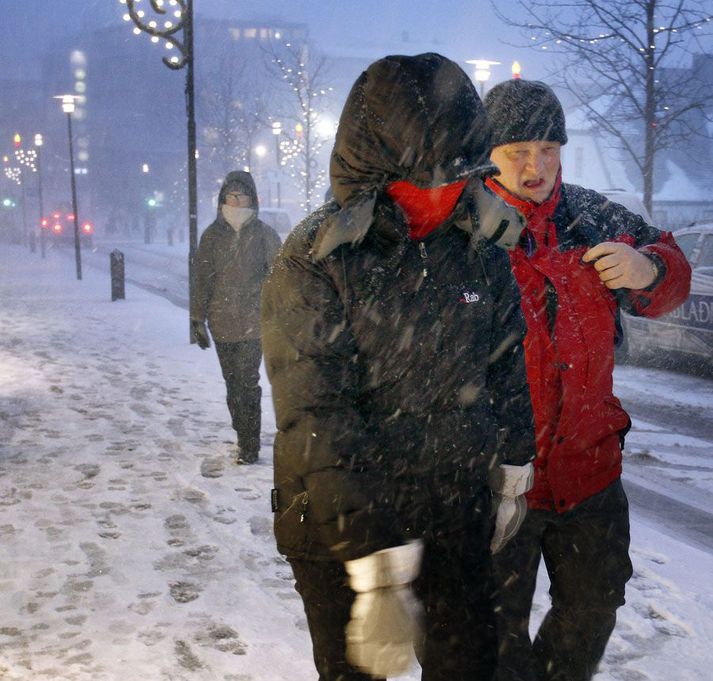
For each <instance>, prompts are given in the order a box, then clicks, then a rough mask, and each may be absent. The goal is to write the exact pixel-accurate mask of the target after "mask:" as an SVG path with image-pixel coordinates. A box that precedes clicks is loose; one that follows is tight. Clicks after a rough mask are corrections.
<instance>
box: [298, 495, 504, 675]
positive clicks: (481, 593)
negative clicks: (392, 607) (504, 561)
mask: <svg viewBox="0 0 713 681" xmlns="http://www.w3.org/2000/svg"><path fill="white" fill-rule="evenodd" d="M485 504H486V507H489V500H488V501H486V502H485ZM480 515H481V516H482V517H478V519H477V523H473V524H472V525H471V526H470V527H467V528H465V529H462V530H459V531H458V532H454V533H452V534H449V535H447V536H443V535H441V536H437V537H431V538H430V539H425V540H424V554H423V561H422V564H421V574H420V576H419V577H418V579H417V581H416V582H415V583H414V590H415V593H416V595H417V596H418V597H419V599H420V600H421V603H422V604H423V606H424V610H425V615H426V617H425V627H426V631H425V641H424V647H423V650H422V651H420V659H419V662H420V664H421V668H422V676H421V678H422V679H423V680H424V681H492V679H493V675H494V672H495V662H496V660H495V645H496V637H495V623H494V616H493V611H492V600H491V596H492V589H493V581H492V568H491V562H490V551H489V538H490V533H491V522H490V519H489V517H488V516H489V514H488V513H487V511H486V512H484V513H482V514H480ZM290 565H291V566H292V571H293V573H294V575H295V580H296V589H297V591H298V592H299V593H300V595H301V596H302V601H303V603H304V608H305V614H306V615H307V623H308V625H309V631H310V635H311V637H312V649H313V654H314V661H315V666H316V667H317V671H318V672H319V681H366V680H367V679H371V678H372V677H371V676H369V675H365V674H363V673H361V672H359V671H358V670H357V669H355V668H354V667H352V666H351V665H349V663H348V662H347V661H346V649H345V637H344V629H345V627H346V625H347V623H348V621H349V612H350V609H351V605H352V602H353V601H354V597H355V594H354V592H353V591H352V590H351V589H350V588H349V586H348V581H347V575H346V572H345V570H344V566H343V564H342V563H341V562H338V561H313V560H304V559H294V558H291V559H290Z"/></svg>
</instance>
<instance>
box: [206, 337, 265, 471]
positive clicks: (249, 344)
mask: <svg viewBox="0 0 713 681" xmlns="http://www.w3.org/2000/svg"><path fill="white" fill-rule="evenodd" d="M215 349H216V351H217V353H218V360H219V361H220V369H221V371H222V372H223V378H224V379H225V387H226V389H227V402H228V409H229V411H230V416H231V418H232V421H233V428H234V429H235V432H236V433H237V434H238V444H239V445H240V452H241V454H242V455H243V456H245V457H247V458H253V457H254V458H257V456H258V455H259V453H260V419H261V411H260V398H261V397H262V389H261V388H260V360H261V359H262V346H261V343H260V341H259V340H247V341H238V342H236V343H216V344H215Z"/></svg>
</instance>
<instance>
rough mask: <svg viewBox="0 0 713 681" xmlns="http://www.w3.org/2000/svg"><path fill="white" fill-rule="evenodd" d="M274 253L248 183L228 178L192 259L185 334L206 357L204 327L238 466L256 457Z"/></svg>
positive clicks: (274, 240) (236, 175) (246, 177)
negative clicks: (263, 310)
mask: <svg viewBox="0 0 713 681" xmlns="http://www.w3.org/2000/svg"><path fill="white" fill-rule="evenodd" d="M279 248H280V237H279V236H278V235H277V232H275V230H274V229H272V227H270V226H269V225H266V224H265V223H264V222H262V221H261V220H259V218H258V198H257V191H256V189H255V182H254V180H253V178H252V175H250V173H247V172H243V171H234V172H230V173H228V175H227V176H226V178H225V181H224V182H223V186H222V187H221V189H220V193H219V195H218V215H217V217H216V219H215V221H214V222H213V223H212V224H211V225H210V226H209V227H208V228H207V229H206V230H205V232H203V234H202V235H201V239H200V243H199V245H198V251H197V253H196V283H195V291H194V295H193V296H192V299H191V327H192V330H193V334H194V336H195V339H196V342H197V343H198V346H199V347H200V348H202V349H204V350H205V349H206V348H208V347H210V337H209V335H208V330H207V329H206V319H207V320H208V327H209V328H210V333H211V335H212V336H213V340H214V341H215V349H216V352H217V353H218V360H219V361H220V368H221V371H222V372H223V378H224V379H225V386H226V389H227V402H228V409H229V410H230V416H231V419H232V424H233V428H234V429H235V431H236V433H237V442H238V449H237V456H236V461H237V463H243V464H249V463H255V462H256V461H257V460H258V456H259V454H260V422H261V408H260V398H261V396H262V390H261V388H260V361H261V357H262V348H261V344H260V290H261V288H262V284H263V281H264V279H265V277H266V276H267V274H268V272H269V271H270V266H271V265H272V262H273V260H274V259H275V255H276V254H277V251H278V250H279Z"/></svg>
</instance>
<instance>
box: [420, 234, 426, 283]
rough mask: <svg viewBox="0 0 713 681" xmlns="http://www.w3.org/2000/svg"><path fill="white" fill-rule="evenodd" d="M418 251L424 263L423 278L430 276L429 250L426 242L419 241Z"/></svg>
mask: <svg viewBox="0 0 713 681" xmlns="http://www.w3.org/2000/svg"><path fill="white" fill-rule="evenodd" d="M418 253H419V255H420V256H421V262H422V263H423V278H424V279H425V278H426V277H427V276H428V252H427V251H426V244H425V243H424V242H423V241H419V242H418Z"/></svg>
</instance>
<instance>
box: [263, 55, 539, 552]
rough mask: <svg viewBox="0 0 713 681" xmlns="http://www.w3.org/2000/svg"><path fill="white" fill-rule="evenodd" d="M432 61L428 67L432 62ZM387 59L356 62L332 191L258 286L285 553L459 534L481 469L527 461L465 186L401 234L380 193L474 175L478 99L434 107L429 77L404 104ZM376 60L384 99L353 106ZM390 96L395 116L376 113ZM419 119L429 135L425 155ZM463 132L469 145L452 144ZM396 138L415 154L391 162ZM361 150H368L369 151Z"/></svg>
mask: <svg viewBox="0 0 713 681" xmlns="http://www.w3.org/2000/svg"><path fill="white" fill-rule="evenodd" d="M433 57H434V61H433V68H443V67H444V62H441V61H440V59H443V58H437V59H436V57H437V55H433ZM388 59H391V60H398V59H399V58H398V57H396V58H387V59H385V60H381V61H380V62H377V63H376V64H375V65H372V67H370V69H369V70H368V71H367V72H366V73H365V74H363V76H362V78H361V79H360V80H359V81H357V84H356V85H355V87H354V88H353V90H352V93H351V94H350V97H349V100H348V101H347V104H346V106H345V111H344V113H343V115H342V120H341V122H340V127H339V133H338V137H337V142H336V146H335V150H334V153H333V163H332V186H333V188H334V189H335V195H336V197H337V199H338V201H339V203H337V201H332V202H330V203H328V204H327V205H326V206H324V207H323V208H322V209H321V210H319V211H317V212H316V213H314V214H312V215H311V216H310V217H309V218H307V219H306V220H305V221H304V222H303V223H302V224H301V225H300V226H298V227H297V228H296V229H295V231H294V232H293V233H292V235H291V236H290V237H289V238H288V240H287V242H286V243H285V244H284V246H283V248H282V250H281V252H280V254H279V255H278V257H277V259H276V261H275V264H274V266H273V271H272V273H271V275H270V276H269V277H268V279H267V281H266V282H265V285H264V287H263V295H262V336H263V349H264V354H265V361H266V367H267V372H268V376H269V378H270V381H271V383H272V394H273V400H274V404H275V413H276V416H277V427H278V433H277V437H276V440H275V486H276V490H275V493H274V496H273V507H274V510H275V511H276V516H275V533H276V537H277V542H278V548H279V549H280V551H282V552H283V553H285V554H287V555H288V556H293V557H310V558H315V559H320V558H332V559H334V558H338V559H341V560H349V559H352V558H357V557H360V556H363V555H366V554H369V553H371V552H373V551H376V550H379V549H383V548H386V547H388V546H393V545H396V544H401V543H403V542H404V540H405V539H407V538H413V537H417V536H422V535H424V534H427V533H431V534H440V533H448V532H452V531H457V530H458V529H459V528H460V527H463V526H464V525H465V524H467V523H468V522H469V517H468V514H469V511H470V509H471V500H472V499H473V497H474V495H475V494H477V493H478V492H479V491H482V489H483V487H484V485H485V484H486V482H485V480H486V475H487V472H488V469H489V467H490V466H493V465H495V464H497V463H502V462H509V463H514V464H521V463H525V462H527V461H529V460H531V459H532V458H533V456H534V435H533V427H532V414H531V409H530V400H529V393H528V388H527V383H526V379H525V369H524V362H523V352H522V345H521V342H522V338H523V336H524V324H523V321H522V318H521V313H520V305H519V297H518V294H517V287H516V285H515V282H514V279H513V278H512V275H511V272H510V267H509V262H508V257H507V254H506V253H505V252H504V251H500V250H498V249H496V248H495V247H490V246H487V245H482V242H479V241H478V240H477V239H476V238H475V237H474V236H473V231H474V227H477V213H476V211H475V207H474V204H473V202H472V199H471V192H470V188H466V190H465V192H464V194H463V196H462V197H461V200H460V202H459V205H458V206H457V208H456V211H455V212H454V215H453V216H452V217H451V218H450V219H449V220H448V221H447V222H446V223H444V224H443V225H441V226H440V227H438V228H437V229H436V230H435V231H434V232H433V233H432V234H431V235H430V236H429V237H428V238H427V239H426V240H424V241H423V242H415V241H412V240H411V239H409V238H408V236H407V227H406V225H405V223H404V221H403V217H402V214H401V211H400V210H399V209H398V208H397V207H396V206H395V205H394V204H393V203H391V202H390V200H389V199H388V198H386V197H385V195H384V194H383V193H382V191H381V190H382V189H383V187H384V186H385V185H386V183H388V182H390V181H392V180H395V179H411V180H414V181H418V182H423V183H424V184H428V183H429V182H431V183H438V182H441V181H443V178H446V180H447V181H450V180H452V179H454V177H455V176H458V175H459V174H460V172H461V169H462V168H464V167H465V166H466V165H468V166H469V169H468V170H467V171H466V172H467V173H468V174H472V173H473V172H474V171H476V172H477V169H478V168H477V167H476V166H479V168H480V169H481V170H482V167H483V166H484V165H485V164H484V163H482V162H481V157H480V155H478V154H476V153H474V150H475V149H479V148H480V147H481V146H482V145H483V140H482V138H480V139H477V135H476V134H474V133H478V134H480V135H481V136H482V133H483V131H482V130H480V127H482V119H481V118H479V113H480V109H478V107H476V106H475V104H474V103H472V104H470V105H468V106H467V107H466V106H464V107H463V109H462V110H458V109H457V107H453V109H452V110H451V111H448V110H441V111H438V115H437V116H435V117H434V116H432V114H433V112H434V111H436V110H437V109H438V107H439V106H440V102H441V101H442V96H441V94H442V93H440V94H439V92H438V87H436V88H434V89H431V90H426V91H424V90H421V92H420V94H421V97H420V98H418V97H416V96H415V95H416V94H418V92H417V90H418V84H417V85H416V88H417V90H410V89H409V88H405V89H404V90H399V88H398V87H397V86H398V85H399V77H400V76H401V74H400V73H399V72H398V71H399V69H398V62H396V63H394V62H393V61H392V62H390V63H386V64H383V63H382V62H387V60H388ZM444 61H445V60H444ZM445 64H450V62H445ZM379 66H381V67H382V68H385V69H391V70H392V71H394V72H395V73H394V75H393V80H395V81H396V83H395V85H396V87H392V90H393V92H394V97H395V99H394V98H392V99H391V105H390V107H389V108H388V111H379V110H375V104H374V103H373V102H370V101H369V85H370V79H374V81H373V82H374V83H375V84H376V85H378V86H383V83H384V73H383V72H381V73H379V72H378V70H377V72H375V67H377V69H378V67H379ZM460 73H462V72H460V70H459V69H458V70H457V71H447V72H446V73H444V74H443V75H444V77H445V86H446V87H448V88H451V89H453V88H460V89H462V90H463V96H464V97H466V96H470V90H472V85H471V84H470V83H469V82H464V81H465V80H466V79H463V80H461V79H460V75H459V74H460ZM446 76H447V77H446ZM434 80H435V82H436V83H437V82H438V78H435V79H434ZM399 93H400V96H401V97H402V99H399ZM473 94H475V93H474V92H473ZM448 96H451V95H450V94H449V95H448ZM414 100H417V101H419V102H420V103H419V105H418V106H417V107H416V108H414V107H413V101H414ZM475 100H477V96H475ZM377 101H379V98H377ZM402 101H403V103H404V107H401V103H402ZM406 103H408V106H406ZM477 104H478V105H479V104H480V102H479V101H477ZM391 107H394V108H395V109H396V110H401V111H402V113H404V115H402V116H400V117H399V116H393V115H390V113H391ZM400 107H401V108H400ZM365 114H368V115H369V116H371V117H372V120H371V124H370V125H369V126H367V128H364V127H363V126H361V125H360V121H361V122H363V119H360V118H359V117H360V116H362V115H365ZM406 114H408V115H406ZM429 117H430V118H429ZM375 121H378V123H375ZM468 126H470V127H471V128H475V127H478V128H479V129H478V130H477V131H473V130H469V129H465V128H467V127H468ZM393 127H398V135H396V133H395V132H394V135H393V136H390V133H391V132H393V129H392V128H393ZM357 128H359V129H358V130H357ZM424 129H425V130H430V131H431V134H432V138H431V139H433V140H435V139H437V140H438V142H437V145H436V146H437V148H438V154H437V155H435V156H434V154H433V149H434V147H433V145H430V146H429V145H424V144H423V142H422V131H423V130H424ZM485 132H486V133H487V130H486V131H485ZM446 133H448V134H446ZM452 133H460V135H459V134H452ZM374 135H377V136H379V137H380V139H381V140H382V143H383V144H381V145H378V144H374V143H373V142H374ZM468 135H470V139H471V140H475V141H473V142H472V143H469V142H467V141H466V142H465V143H464V142H463V140H464V139H467V136H468ZM395 136H398V137H399V138H400V141H398V142H394V141H393V140H394V137H395ZM409 136H410V137H411V139H412V141H413V144H409V142H408V138H409ZM389 145H391V146H389ZM394 145H395V146H394ZM463 145H465V146H463ZM404 146H408V147H409V148H410V149H416V150H418V149H419V148H423V149H425V150H426V151H425V152H424V153H420V152H418V153H416V154H415V155H413V156H412V158H411V159H410V160H408V161H407V162H406V163H404V159H405V155H403V154H402V155H399V154H397V149H398V148H400V147H404ZM484 146H485V151H486V152H487V144H485V145H484ZM463 149H465V151H463ZM374 154H380V155H381V154H383V156H379V157H378V158H377V157H374V159H373V162H372V163H369V159H368V158H367V156H368V155H372V156H374ZM439 158H440V159H443V162H441V163H439V162H438V159H439ZM394 159H396V160H394ZM453 159H456V160H458V161H459V163H458V164H456V165H455V166H454V165H453V163H452V161H453ZM463 159H466V161H464V162H463V163H462V164H461V163H460V161H461V160H463ZM357 161H358V162H359V163H364V164H365V167H367V168H374V167H382V168H384V170H383V172H382V173H381V176H380V178H376V179H374V178H373V177H367V175H366V174H365V173H364V172H361V171H359V170H357V169H355V166H356V162H357ZM449 161H450V163H448V162H449ZM389 164H391V166H390V165H389ZM399 164H402V165H399ZM473 181H474V182H480V179H474V180H473ZM340 204H341V205H340Z"/></svg>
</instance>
